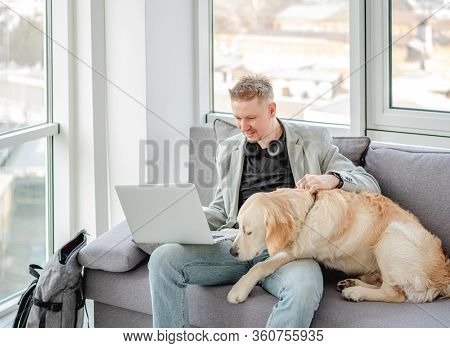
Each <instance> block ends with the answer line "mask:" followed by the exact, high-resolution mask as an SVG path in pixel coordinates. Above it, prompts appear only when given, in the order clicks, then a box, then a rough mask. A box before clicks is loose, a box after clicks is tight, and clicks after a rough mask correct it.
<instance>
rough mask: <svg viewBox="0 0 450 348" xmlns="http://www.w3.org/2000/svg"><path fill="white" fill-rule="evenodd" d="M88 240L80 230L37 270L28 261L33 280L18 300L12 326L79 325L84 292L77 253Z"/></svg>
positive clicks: (80, 323)
mask: <svg viewBox="0 0 450 348" xmlns="http://www.w3.org/2000/svg"><path fill="white" fill-rule="evenodd" d="M86 243H87V237H86V231H84V230H82V231H80V232H79V233H78V234H77V235H76V236H75V237H74V238H73V239H72V240H71V241H70V242H68V243H67V244H66V245H64V246H63V247H62V248H61V249H59V250H58V252H57V253H55V254H54V255H53V257H52V258H51V259H50V261H49V262H47V264H46V265H45V267H44V269H43V270H42V272H41V273H40V274H39V273H38V272H37V268H40V267H39V266H36V265H30V273H31V274H32V275H34V277H35V278H37V279H36V280H34V281H33V282H32V283H31V285H30V287H29V288H28V289H27V291H25V293H24V294H23V296H22V298H21V299H20V301H19V311H18V313H17V316H16V319H15V320H14V324H13V327H51V328H58V327H64V328H67V327H82V326H83V319H84V316H83V310H84V303H85V298H84V292H83V290H84V289H83V275H82V266H81V265H80V264H79V263H78V261H77V255H78V252H79V251H80V249H81V248H83V247H84V246H85V245H86Z"/></svg>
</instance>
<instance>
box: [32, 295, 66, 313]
mask: <svg viewBox="0 0 450 348" xmlns="http://www.w3.org/2000/svg"><path fill="white" fill-rule="evenodd" d="M33 304H34V305H36V306H38V307H39V308H44V309H46V310H48V311H52V312H60V311H61V309H62V303H58V302H44V301H41V300H39V299H37V298H36V297H35V298H33Z"/></svg>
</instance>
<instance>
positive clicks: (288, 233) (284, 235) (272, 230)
mask: <svg viewBox="0 0 450 348" xmlns="http://www.w3.org/2000/svg"><path fill="white" fill-rule="evenodd" d="M265 224H266V246H267V250H268V251H269V255H270V256H273V255H274V254H276V253H277V252H279V251H281V250H283V249H284V248H285V247H286V246H288V245H289V243H291V242H292V238H293V233H294V228H295V220H294V217H293V216H292V215H291V214H289V213H287V212H283V213H280V212H277V211H273V210H267V211H266V216H265Z"/></svg>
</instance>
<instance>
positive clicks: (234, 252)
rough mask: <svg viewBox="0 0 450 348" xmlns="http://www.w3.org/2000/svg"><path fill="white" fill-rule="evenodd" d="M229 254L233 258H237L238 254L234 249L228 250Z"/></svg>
mask: <svg viewBox="0 0 450 348" xmlns="http://www.w3.org/2000/svg"><path fill="white" fill-rule="evenodd" d="M230 254H231V255H233V256H234V257H237V256H238V255H239V253H238V252H237V250H236V249H235V248H231V249H230Z"/></svg>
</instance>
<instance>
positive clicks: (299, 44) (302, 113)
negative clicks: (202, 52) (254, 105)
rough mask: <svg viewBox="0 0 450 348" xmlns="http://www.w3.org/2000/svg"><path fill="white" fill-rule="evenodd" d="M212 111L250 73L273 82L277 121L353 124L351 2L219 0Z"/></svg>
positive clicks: (221, 107)
mask: <svg viewBox="0 0 450 348" xmlns="http://www.w3.org/2000/svg"><path fill="white" fill-rule="evenodd" d="M212 3H213V27H214V31H213V41H214V44H213V63H214V67H213V69H214V76H213V80H214V83H213V88H214V93H213V110H214V111H215V112H231V110H230V106H229V101H228V94H227V93H228V88H230V87H231V86H232V85H233V84H234V83H235V82H236V81H237V80H238V79H239V78H240V77H241V76H243V75H245V74H262V75H265V76H267V77H269V78H270V79H271V81H272V83H273V85H274V92H275V100H276V102H277V106H278V112H277V114H278V116H280V117H284V118H290V119H296V120H306V121H315V122H325V123H335V124H349V123H350V79H349V75H350V48H349V32H350V30H349V28H350V23H349V13H350V1H349V0H285V1H280V0H259V1H241V0H213V2H212Z"/></svg>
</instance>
